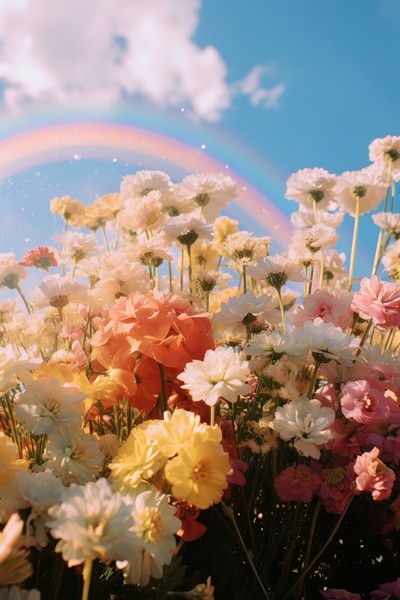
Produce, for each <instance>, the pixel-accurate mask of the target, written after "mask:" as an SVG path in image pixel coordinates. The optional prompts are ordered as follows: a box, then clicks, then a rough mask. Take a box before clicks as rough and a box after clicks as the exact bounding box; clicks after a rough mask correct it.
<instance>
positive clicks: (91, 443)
mask: <svg viewBox="0 0 400 600" xmlns="http://www.w3.org/2000/svg"><path fill="white" fill-rule="evenodd" d="M44 458H45V461H46V469H47V470H48V471H50V472H51V473H53V474H54V475H55V476H56V477H58V478H59V479H60V480H61V481H62V483H64V485H69V484H70V483H86V482H87V481H91V480H93V479H95V478H96V477H98V475H99V470H100V468H101V466H102V464H103V455H102V453H101V452H100V450H99V448H98V442H97V440H96V438H95V437H94V436H92V435H90V434H85V433H83V432H82V431H81V430H77V431H66V430H64V431H62V432H60V433H53V434H51V436H50V437H49V441H48V443H47V445H46V449H45V452H44Z"/></svg>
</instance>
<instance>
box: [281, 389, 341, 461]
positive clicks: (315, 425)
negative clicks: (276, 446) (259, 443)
mask: <svg viewBox="0 0 400 600" xmlns="http://www.w3.org/2000/svg"><path fill="white" fill-rule="evenodd" d="M334 420H335V412H334V410H332V409H331V408H328V407H322V406H321V402H320V401H319V400H316V399H313V400H309V399H308V398H306V397H301V398H298V399H297V400H293V401H292V402H288V403H287V404H285V405H284V406H280V407H278V408H277V409H276V411H275V418H274V420H273V422H272V426H273V429H274V431H276V432H278V434H279V437H280V438H281V439H282V440H285V441H286V442H287V441H289V440H294V442H293V446H294V447H295V448H296V450H297V451H298V453H299V454H301V455H302V456H311V457H312V458H316V459H318V458H319V457H320V455H321V451H320V449H319V448H318V446H321V445H322V444H325V443H326V442H327V441H328V440H330V439H331V438H332V437H333V434H332V431H331V430H330V429H329V426H330V425H332V423H333V421H334Z"/></svg>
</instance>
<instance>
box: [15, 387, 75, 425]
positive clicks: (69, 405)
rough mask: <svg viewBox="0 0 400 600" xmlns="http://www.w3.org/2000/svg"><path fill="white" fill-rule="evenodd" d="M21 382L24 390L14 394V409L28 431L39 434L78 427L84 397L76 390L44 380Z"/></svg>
mask: <svg viewBox="0 0 400 600" xmlns="http://www.w3.org/2000/svg"><path fill="white" fill-rule="evenodd" d="M30 379H31V378H30ZM23 381H24V384H25V388H26V389H25V391H24V392H20V393H18V394H17V396H16V406H15V409H14V410H15V414H16V415H17V417H18V419H19V420H20V421H22V422H23V423H24V425H25V427H26V428H27V429H28V431H30V432H31V433H33V434H34V435H41V434H42V433H47V434H50V433H55V432H56V431H59V430H61V429H62V430H64V429H67V428H70V429H74V428H77V427H78V428H79V427H80V425H81V421H82V417H83V404H82V403H83V400H84V398H85V395H84V394H81V393H80V392H78V388H77V387H75V386H67V385H62V384H61V382H60V380H59V379H49V378H48V377H41V378H39V379H37V380H33V379H31V380H30V381H28V382H27V381H26V378H25V377H24V378H23Z"/></svg>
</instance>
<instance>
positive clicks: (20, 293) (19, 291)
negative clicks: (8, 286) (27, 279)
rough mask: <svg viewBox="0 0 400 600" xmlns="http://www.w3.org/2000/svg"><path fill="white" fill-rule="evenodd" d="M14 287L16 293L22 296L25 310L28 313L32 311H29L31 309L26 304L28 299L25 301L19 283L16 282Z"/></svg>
mask: <svg viewBox="0 0 400 600" xmlns="http://www.w3.org/2000/svg"><path fill="white" fill-rule="evenodd" d="M15 289H16V290H17V292H18V294H19V295H20V296H21V298H22V300H23V303H24V304H25V307H26V310H27V311H28V313H29V314H30V313H31V312H32V311H31V309H30V307H29V304H28V301H27V299H26V298H25V296H24V293H23V291H22V290H21V288H20V286H19V284H18V283H17V284H16V286H15Z"/></svg>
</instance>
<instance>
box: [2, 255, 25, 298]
mask: <svg viewBox="0 0 400 600" xmlns="http://www.w3.org/2000/svg"><path fill="white" fill-rule="evenodd" d="M27 274H28V271H27V270H26V269H24V267H21V265H20V264H19V263H18V262H17V261H16V259H15V255H14V254H13V253H12V252H3V253H2V254H0V290H1V288H2V287H7V288H9V289H10V290H14V289H16V288H17V287H18V286H19V280H20V279H22V278H23V277H26V276H27Z"/></svg>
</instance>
